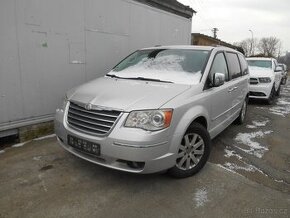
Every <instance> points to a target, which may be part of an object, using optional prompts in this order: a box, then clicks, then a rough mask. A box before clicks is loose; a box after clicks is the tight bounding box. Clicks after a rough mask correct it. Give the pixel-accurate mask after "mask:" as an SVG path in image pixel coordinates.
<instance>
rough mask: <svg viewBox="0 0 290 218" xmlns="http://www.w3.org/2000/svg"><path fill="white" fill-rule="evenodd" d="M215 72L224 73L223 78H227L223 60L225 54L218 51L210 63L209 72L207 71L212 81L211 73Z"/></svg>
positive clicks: (227, 74) (225, 65) (226, 68)
mask: <svg viewBox="0 0 290 218" xmlns="http://www.w3.org/2000/svg"><path fill="white" fill-rule="evenodd" d="M215 73H222V74H224V75H225V80H226V81H227V80H228V78H229V73H228V67H227V63H226V60H225V56H224V54H223V53H218V54H217V55H216V56H215V59H214V61H213V63H212V66H211V69H210V73H209V80H210V81H213V75H214V74H215Z"/></svg>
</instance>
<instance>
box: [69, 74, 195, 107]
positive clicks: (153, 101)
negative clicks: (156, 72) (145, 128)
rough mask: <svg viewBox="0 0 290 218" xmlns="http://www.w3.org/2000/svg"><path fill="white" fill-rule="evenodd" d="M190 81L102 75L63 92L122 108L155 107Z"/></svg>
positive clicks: (84, 99)
mask: <svg viewBox="0 0 290 218" xmlns="http://www.w3.org/2000/svg"><path fill="white" fill-rule="evenodd" d="M190 87H191V86H190V85H181V84H173V83H160V82H150V81H138V80H125V79H115V78H108V77H103V78H99V79H96V80H93V81H91V82H89V83H86V84H84V85H81V86H80V87H78V88H76V89H73V90H71V91H69V92H68V93H67V96H68V99H69V100H72V101H77V102H81V103H85V104H87V103H91V104H92V105H96V106H101V107H105V108H113V109H117V110H123V111H132V110H144V109H157V108H160V107H161V106H162V105H163V104H165V103H166V102H168V101H169V100H171V99H172V98H174V97H175V96H177V95H179V94H181V93H182V92H184V91H186V90H187V89H189V88H190Z"/></svg>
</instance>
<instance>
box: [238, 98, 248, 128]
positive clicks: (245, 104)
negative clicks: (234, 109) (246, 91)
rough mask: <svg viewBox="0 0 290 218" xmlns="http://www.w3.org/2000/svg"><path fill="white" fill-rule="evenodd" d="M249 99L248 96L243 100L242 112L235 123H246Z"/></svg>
mask: <svg viewBox="0 0 290 218" xmlns="http://www.w3.org/2000/svg"><path fill="white" fill-rule="evenodd" d="M248 101H249V99H248V97H246V98H245V100H244V102H243V105H242V108H241V111H240V114H239V116H238V117H237V119H236V120H235V124H238V125H241V124H243V123H244V121H245V118H246V113H247V109H248Z"/></svg>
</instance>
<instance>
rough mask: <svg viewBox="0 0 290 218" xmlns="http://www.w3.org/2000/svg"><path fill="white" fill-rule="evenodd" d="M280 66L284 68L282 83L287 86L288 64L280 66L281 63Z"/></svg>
mask: <svg viewBox="0 0 290 218" xmlns="http://www.w3.org/2000/svg"><path fill="white" fill-rule="evenodd" d="M278 66H280V67H282V81H281V84H282V85H285V84H286V82H287V74H288V72H287V66H286V64H280V63H278Z"/></svg>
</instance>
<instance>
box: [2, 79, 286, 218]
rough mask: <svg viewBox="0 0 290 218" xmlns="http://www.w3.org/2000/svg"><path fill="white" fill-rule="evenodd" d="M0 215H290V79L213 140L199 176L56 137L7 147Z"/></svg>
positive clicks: (255, 103) (4, 155)
mask: <svg viewBox="0 0 290 218" xmlns="http://www.w3.org/2000/svg"><path fill="white" fill-rule="evenodd" d="M0 166H1V168H0V218H4V217H5V218H6V217H137V216H138V217H197V216H199V217H225V218H226V217H290V83H288V84H287V85H285V86H284V87H283V89H282V91H281V96H280V97H279V98H277V101H276V102H275V104H274V105H266V104H264V102H261V101H251V102H250V104H249V107H248V116H247V120H246V122H245V124H243V125H241V126H238V125H234V124H233V125H231V126H230V127H229V128H227V129H226V130H225V131H224V132H223V133H222V134H220V135H219V136H218V137H217V138H215V139H214V140H213V149H212V153H211V156H210V161H209V163H208V164H206V166H205V168H204V169H203V170H202V171H201V172H200V173H198V174H197V175H195V176H193V177H191V178H187V179H174V178H171V177H169V176H168V175H166V174H153V175H135V174H129V173H124V172H119V171H115V170H110V169H107V168H103V167H100V166H97V165H94V164H92V163H89V162H87V161H84V160H81V159H79V158H77V157H75V156H73V155H71V154H69V153H68V152H66V151H65V150H63V149H62V148H61V147H60V146H59V145H58V144H57V142H56V138H55V136H54V135H51V136H48V137H44V138H40V139H37V140H33V141H30V142H28V143H21V144H16V145H13V146H12V147H8V148H7V147H6V148H5V149H2V150H1V148H0Z"/></svg>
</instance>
